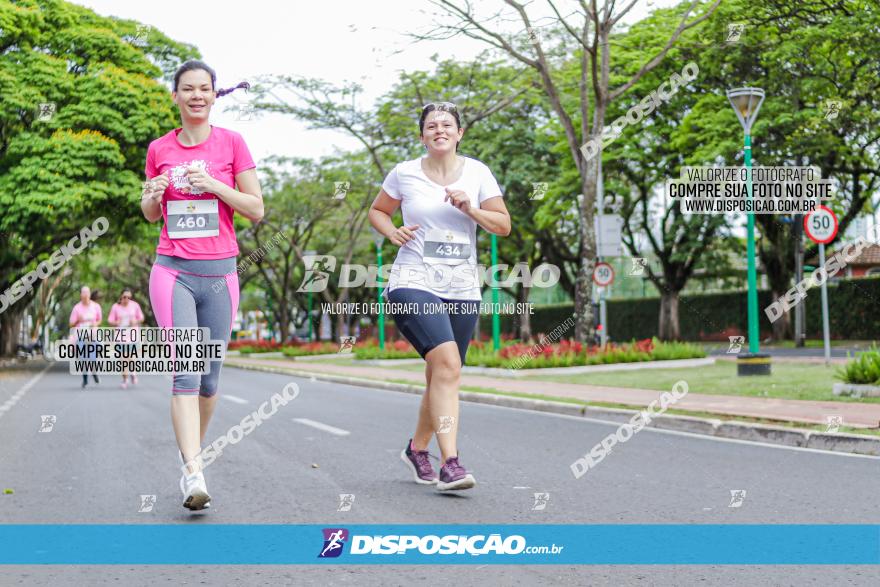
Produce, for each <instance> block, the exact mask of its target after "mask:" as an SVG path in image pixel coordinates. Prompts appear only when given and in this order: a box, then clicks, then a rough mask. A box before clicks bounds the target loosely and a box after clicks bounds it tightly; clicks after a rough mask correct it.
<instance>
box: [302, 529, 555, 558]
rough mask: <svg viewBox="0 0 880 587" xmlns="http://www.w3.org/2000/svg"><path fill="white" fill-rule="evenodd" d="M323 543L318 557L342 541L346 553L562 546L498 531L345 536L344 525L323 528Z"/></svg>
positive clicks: (550, 549) (534, 550) (528, 550)
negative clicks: (539, 543)
mask: <svg viewBox="0 0 880 587" xmlns="http://www.w3.org/2000/svg"><path fill="white" fill-rule="evenodd" d="M323 534H324V546H323V548H322V549H321V553H320V554H319V555H318V558H330V557H338V556H339V555H340V554H341V553H342V551H343V547H344V545H345V543H346V542H348V543H349V545H350V546H349V554H350V555H363V554H369V555H376V554H378V555H407V554H410V555H414V554H421V555H471V556H480V555H489V554H495V555H518V554H540V555H547V554H560V553H561V552H562V549H563V548H565V547H564V546H557V545H556V544H551V545H549V546H546V545H545V546H528V545H527V544H526V539H525V538H524V537H523V536H520V535H518V534H512V535H509V536H506V537H502V536H501V534H489V535H488V536H486V535H484V534H476V535H471V536H469V535H455V534H448V535H445V536H438V535H435V534H429V535H425V536H419V535H415V534H400V535H398V534H388V535H372V536H366V535H360V534H354V535H351V536H349V532H348V530H347V529H345V528H325V529H324V530H323Z"/></svg>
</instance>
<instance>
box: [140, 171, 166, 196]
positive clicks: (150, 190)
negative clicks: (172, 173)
mask: <svg viewBox="0 0 880 587" xmlns="http://www.w3.org/2000/svg"><path fill="white" fill-rule="evenodd" d="M168 183H169V180H168V175H166V174H164V173H163V174H162V175H157V176H156V177H154V178H153V179H151V180H149V181H146V182H144V192H143V195H142V197H144V198H150V199H152V200H156V201H159V200H161V199H162V194H164V193H165V190H166V189H167V188H168Z"/></svg>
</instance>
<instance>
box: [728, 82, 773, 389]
mask: <svg viewBox="0 0 880 587" xmlns="http://www.w3.org/2000/svg"><path fill="white" fill-rule="evenodd" d="M727 98H728V100H730V105H731V106H733V111H734V112H736V117H737V118H738V119H739V122H740V124H741V125H742V127H743V133H744V138H743V158H744V160H745V166H746V193H747V196H748V199H749V201H751V200H752V197H753V196H752V125H753V124H754V122H755V119H756V118H758V111H759V110H760V109H761V103H762V102H764V90H762V89H761V88H751V87H746V88H736V89H733V90H728V91H727ZM746 239H747V240H746V242H747V245H746V255H747V262H748V282H749V292H748V298H747V303H748V317H749V352H748V354H747V355H742V356H739V357H737V374H738V375H769V374H770V356H769V355H766V354H761V353H760V352H759V351H760V329H759V328H758V272H757V268H756V266H755V213H754V212H749V213H748V226H747V228H746Z"/></svg>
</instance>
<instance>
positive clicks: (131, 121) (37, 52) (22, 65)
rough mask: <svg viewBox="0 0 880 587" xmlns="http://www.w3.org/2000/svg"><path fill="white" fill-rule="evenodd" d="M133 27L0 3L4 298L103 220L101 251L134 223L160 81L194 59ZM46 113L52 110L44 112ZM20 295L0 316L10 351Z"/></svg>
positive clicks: (164, 95) (0, 334)
mask: <svg viewBox="0 0 880 587" xmlns="http://www.w3.org/2000/svg"><path fill="white" fill-rule="evenodd" d="M138 32H139V29H138V23H136V22H134V21H130V20H120V19H116V18H107V17H102V16H99V15H97V14H95V13H94V12H92V11H91V10H88V9H86V8H83V7H80V6H77V5H75V4H70V3H67V2H62V1H57V0H22V1H17V2H10V1H8V0H0V95H2V101H0V208H2V209H3V214H2V216H0V232H6V233H14V234H15V235H17V237H18V238H17V239H16V240H15V246H14V247H7V246H5V245H4V246H3V248H2V250H0V292H4V291H6V290H7V289H8V288H9V287H10V286H11V285H12V284H13V283H14V282H16V281H17V280H18V279H20V278H21V277H22V276H23V275H24V274H26V273H27V272H28V271H29V270H32V269H34V268H35V267H36V266H37V264H38V263H39V262H41V261H43V260H45V259H46V258H47V257H48V256H49V255H50V254H51V253H52V252H53V251H55V250H56V249H58V248H59V246H60V245H62V244H63V243H67V242H68V241H69V240H70V238H71V237H73V236H74V235H76V234H78V233H79V231H80V229H81V228H82V227H84V226H90V225H91V224H92V223H93V222H94V220H95V219H96V218H98V217H101V216H104V217H106V218H107V219H108V221H109V224H110V230H109V232H108V233H107V234H106V235H104V236H103V237H101V241H100V242H101V244H105V245H109V244H110V243H112V242H114V241H116V240H120V239H125V238H126V237H127V236H128V235H130V234H131V232H132V231H133V230H135V227H136V226H137V224H138V223H140V222H141V219H140V214H139V213H138V207H137V206H138V198H139V195H140V186H141V181H142V177H143V167H144V158H145V156H146V147H147V145H148V144H149V142H150V140H152V139H153V138H155V137H157V136H160V135H161V134H164V133H165V132H167V131H168V130H169V129H170V128H173V126H174V123H175V119H176V116H175V113H174V112H173V110H172V103H171V101H170V100H169V99H168V90H167V88H165V87H164V86H163V85H162V84H161V83H160V82H159V81H157V80H158V79H159V78H162V77H165V78H167V76H168V75H169V74H170V72H171V71H172V70H173V67H174V66H175V65H176V64H177V63H179V62H180V61H181V60H183V59H186V58H189V57H192V56H194V55H195V50H194V49H193V48H192V47H190V46H188V45H184V44H180V43H176V42H174V41H172V40H170V39H168V38H167V37H165V36H164V35H162V34H161V33H160V32H158V31H155V30H153V29H143V28H142V29H140V32H141V33H142V34H141V35H140V36H138ZM41 105H50V106H41ZM34 295H36V293H35V290H33V289H32V290H31V291H29V292H27V293H26V294H25V295H24V296H23V297H21V298H20V299H19V300H18V301H17V302H15V303H14V304H13V305H12V306H11V307H10V308H8V309H6V311H5V312H3V313H2V314H0V354H9V353H10V352H12V349H13V348H14V344H15V340H16V338H17V334H18V333H17V328H18V323H19V318H20V315H21V312H22V311H23V309H24V308H25V307H26V305H27V304H28V303H29V302H30V301H31V299H32V298H33V297H34Z"/></svg>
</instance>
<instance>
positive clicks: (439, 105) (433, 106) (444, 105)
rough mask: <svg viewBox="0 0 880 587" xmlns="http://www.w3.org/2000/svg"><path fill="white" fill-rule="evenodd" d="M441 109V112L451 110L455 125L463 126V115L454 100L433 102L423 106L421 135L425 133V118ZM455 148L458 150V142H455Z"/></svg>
mask: <svg viewBox="0 0 880 587" xmlns="http://www.w3.org/2000/svg"><path fill="white" fill-rule="evenodd" d="M435 110H439V111H440V112H449V113H450V114H451V115H452V117H453V118H454V119H455V125H456V126H457V127H458V128H461V115H460V114H459V113H458V107H457V106H456V105H455V104H453V103H452V102H431V103H430V104H425V105H424V106H422V114H421V115H420V116H419V136H421V135H423V134H424V131H425V120H427V118H428V114H430V113H431V112H434V111H435ZM455 150H456V151H458V143H455Z"/></svg>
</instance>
